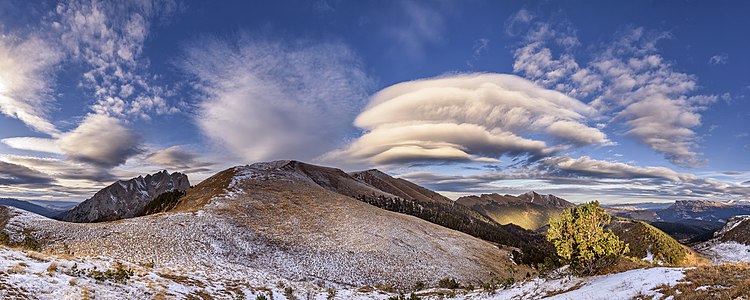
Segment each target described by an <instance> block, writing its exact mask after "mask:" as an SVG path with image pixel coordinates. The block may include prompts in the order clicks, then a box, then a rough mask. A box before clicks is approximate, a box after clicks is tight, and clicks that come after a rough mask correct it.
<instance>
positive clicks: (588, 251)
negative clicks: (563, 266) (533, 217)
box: [547, 201, 628, 275]
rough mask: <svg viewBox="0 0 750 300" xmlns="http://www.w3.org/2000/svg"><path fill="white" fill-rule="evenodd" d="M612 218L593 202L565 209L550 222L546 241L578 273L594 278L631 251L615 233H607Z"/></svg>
mask: <svg viewBox="0 0 750 300" xmlns="http://www.w3.org/2000/svg"><path fill="white" fill-rule="evenodd" d="M611 221H612V218H611V217H610V216H609V215H608V214H607V213H606V212H605V211H604V209H602V208H601V207H599V202H598V201H594V202H590V203H587V204H582V205H578V206H576V207H571V208H568V209H566V210H565V211H564V212H563V213H562V214H561V215H560V217H559V218H556V219H553V220H551V222H550V228H549V231H548V232H547V240H549V241H550V242H552V243H553V244H554V245H555V249H556V250H557V254H558V255H559V256H560V257H561V258H562V259H563V260H565V261H566V262H568V263H570V267H571V269H573V270H574V271H575V272H577V273H579V274H584V275H591V274H594V273H595V272H596V271H598V270H601V269H602V268H605V267H607V266H609V265H611V264H613V263H614V262H616V261H617V258H618V257H620V255H622V254H624V253H627V252H628V245H627V244H625V243H624V242H622V241H621V240H620V239H619V238H618V237H617V235H615V234H614V233H613V232H612V230H604V226H606V225H608V224H609V223H610V222H611Z"/></svg>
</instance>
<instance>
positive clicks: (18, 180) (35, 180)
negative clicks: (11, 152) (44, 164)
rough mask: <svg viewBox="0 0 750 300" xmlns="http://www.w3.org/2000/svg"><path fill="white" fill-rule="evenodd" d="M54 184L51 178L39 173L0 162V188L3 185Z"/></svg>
mask: <svg viewBox="0 0 750 300" xmlns="http://www.w3.org/2000/svg"><path fill="white" fill-rule="evenodd" d="M52 182H54V180H53V179H52V178H50V177H49V176H47V175H45V174H44V173H41V172H39V171H35V170H32V169H30V168H27V167H25V166H21V165H17V164H12V163H7V162H4V161H0V186H3V185H6V186H7V185H26V184H36V185H47V184H51V183H52Z"/></svg>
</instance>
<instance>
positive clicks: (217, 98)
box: [181, 36, 370, 161]
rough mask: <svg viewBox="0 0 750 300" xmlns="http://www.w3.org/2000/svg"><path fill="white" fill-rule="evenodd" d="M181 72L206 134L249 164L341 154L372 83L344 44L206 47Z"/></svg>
mask: <svg viewBox="0 0 750 300" xmlns="http://www.w3.org/2000/svg"><path fill="white" fill-rule="evenodd" d="M181 66H182V68H183V69H184V70H185V71H186V72H188V73H189V74H191V75H192V76H193V77H194V78H195V80H196V81H197V88H198V90H199V91H200V92H201V94H202V95H201V96H200V97H199V99H198V100H199V103H198V108H199V112H198V115H197V118H196V122H197V123H198V125H199V126H200V129H201V131H202V132H203V133H204V134H205V135H206V136H207V137H210V138H211V139H214V140H215V141H217V142H219V143H220V144H221V145H223V146H225V147H226V148H228V149H229V150H230V151H232V152H233V153H234V154H236V155H237V156H238V157H240V158H242V159H245V160H248V161H258V160H267V159H274V158H296V159H311V158H314V157H316V156H318V155H320V154H322V153H324V152H326V151H328V150H330V149H332V148H334V147H336V146H337V143H338V141H339V140H340V138H341V137H342V136H343V135H344V134H345V133H347V131H349V130H351V125H350V124H351V120H352V119H353V118H354V116H355V114H356V112H357V111H358V110H359V108H360V107H361V103H362V102H363V101H364V100H365V98H366V95H367V93H368V90H369V86H370V79H369V78H368V77H367V75H365V73H364V71H362V63H361V62H360V60H359V58H358V57H357V56H356V55H355V54H354V53H353V52H352V51H351V50H350V49H349V48H348V47H346V46H345V45H343V44H340V43H322V44H321V43H306V42H299V43H284V42H277V41H269V40H263V39H253V38H250V37H247V36H241V37H238V38H237V39H236V40H218V39H202V40H199V41H197V42H195V43H193V46H191V47H189V48H188V49H187V50H186V54H185V56H184V59H183V61H182V63H181Z"/></svg>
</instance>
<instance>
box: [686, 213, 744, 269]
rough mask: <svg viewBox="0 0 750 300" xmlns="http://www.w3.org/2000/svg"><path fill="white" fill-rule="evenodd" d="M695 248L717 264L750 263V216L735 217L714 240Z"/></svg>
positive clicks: (717, 233) (716, 234) (715, 235)
mask: <svg viewBox="0 0 750 300" xmlns="http://www.w3.org/2000/svg"><path fill="white" fill-rule="evenodd" d="M695 248H696V249H697V250H698V251H699V252H701V253H704V254H705V255H706V256H708V257H711V258H712V259H713V261H714V262H715V263H736V262H750V216H748V215H741V216H734V217H732V218H730V219H729V221H727V223H726V224H725V225H724V226H723V227H722V228H721V229H720V230H719V231H717V232H716V233H714V238H713V239H711V240H708V241H706V242H703V243H700V244H698V245H696V246H695Z"/></svg>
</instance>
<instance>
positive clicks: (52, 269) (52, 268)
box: [47, 262, 57, 276]
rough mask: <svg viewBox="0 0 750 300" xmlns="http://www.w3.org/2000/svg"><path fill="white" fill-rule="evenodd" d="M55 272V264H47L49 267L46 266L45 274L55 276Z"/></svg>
mask: <svg viewBox="0 0 750 300" xmlns="http://www.w3.org/2000/svg"><path fill="white" fill-rule="evenodd" d="M56 271H57V264H56V263H54V262H53V263H51V264H49V266H47V274H48V275H50V276H52V274H55V272H56Z"/></svg>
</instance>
